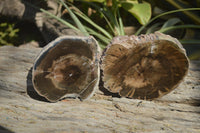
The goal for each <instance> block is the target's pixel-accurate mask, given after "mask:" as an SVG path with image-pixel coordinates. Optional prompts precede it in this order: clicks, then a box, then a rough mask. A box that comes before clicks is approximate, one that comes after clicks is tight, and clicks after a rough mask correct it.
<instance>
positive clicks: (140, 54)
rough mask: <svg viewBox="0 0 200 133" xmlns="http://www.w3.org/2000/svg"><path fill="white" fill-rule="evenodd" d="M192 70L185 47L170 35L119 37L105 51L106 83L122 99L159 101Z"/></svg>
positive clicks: (103, 67) (102, 66)
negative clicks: (189, 68) (122, 97)
mask: <svg viewBox="0 0 200 133" xmlns="http://www.w3.org/2000/svg"><path fill="white" fill-rule="evenodd" d="M188 67H189V62H188V59H187V56H186V53H185V50H184V48H183V47H182V45H181V44H180V43H179V41H178V40H177V39H175V38H173V37H171V36H169V35H164V34H161V33H159V32H156V33H155V34H149V35H141V36H134V35H133V36H130V37H128V36H119V37H115V38H114V39H113V40H112V42H111V44H110V45H108V47H107V48H106V50H105V51H104V54H103V57H102V63H101V70H102V81H103V83H104V87H105V88H106V89H108V90H109V91H111V92H113V93H119V94H120V96H124V97H129V98H138V99H155V98H158V97H161V96H163V95H165V94H167V93H169V92H170V91H172V90H173V89H174V88H175V87H177V85H178V84H179V83H180V82H181V81H182V79H183V78H184V76H185V75H186V74H187V71H188Z"/></svg>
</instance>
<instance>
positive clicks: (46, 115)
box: [0, 46, 200, 133]
mask: <svg viewBox="0 0 200 133" xmlns="http://www.w3.org/2000/svg"><path fill="white" fill-rule="evenodd" d="M41 50H42V49H41V48H30V47H29V48H26V47H23V48H18V47H12V46H4V47H0V132H8V133H12V132H13V133H41V132H45V133H46V132H48V133H65V132H74V133H76V132H77V133H80V132H92V133H95V132H96V133H102V132H117V133H118V132H136V133H138V132H142V133H145V132H146V133H149V132H181V133H188V132H193V133H199V130H200V128H199V127H200V117H199V113H200V107H199V105H200V95H199V94H200V69H199V68H200V61H191V63H190V70H189V74H188V75H187V76H186V77H185V80H184V82H182V83H181V84H180V85H179V87H178V88H177V89H175V90H173V91H171V92H170V93H169V94H167V95H165V96H163V97H162V98H159V99H156V100H153V101H147V100H138V99H128V98H118V97H113V96H112V95H104V94H103V93H102V92H101V91H99V90H97V91H96V92H95V94H94V96H93V97H91V98H90V99H88V100H86V101H80V100H79V99H66V100H61V101H58V102H56V103H49V102H48V101H46V100H45V99H44V98H43V97H41V96H39V95H38V94H37V93H36V92H35V90H34V89H33V84H32V69H31V68H32V67H33V63H34V60H35V58H36V56H37V55H38V54H39V53H40V51H41Z"/></svg>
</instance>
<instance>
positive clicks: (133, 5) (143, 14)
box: [121, 0, 151, 25]
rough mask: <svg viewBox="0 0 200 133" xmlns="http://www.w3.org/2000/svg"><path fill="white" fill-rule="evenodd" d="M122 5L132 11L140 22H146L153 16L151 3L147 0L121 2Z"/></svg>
mask: <svg viewBox="0 0 200 133" xmlns="http://www.w3.org/2000/svg"><path fill="white" fill-rule="evenodd" d="M121 6H122V7H123V8H124V9H125V10H126V11H128V12H130V13H131V14H132V15H133V16H134V17H135V18H136V19H137V20H138V21H139V22H140V24H142V25H144V24H146V23H147V22H148V21H149V20H150V18H151V5H150V4H149V3H147V2H143V3H139V2H138V1H137V0H133V1H124V2H121Z"/></svg>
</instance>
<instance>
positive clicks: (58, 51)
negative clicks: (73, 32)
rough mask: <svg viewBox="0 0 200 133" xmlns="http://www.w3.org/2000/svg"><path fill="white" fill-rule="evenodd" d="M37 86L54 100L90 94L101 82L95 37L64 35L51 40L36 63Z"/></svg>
mask: <svg viewBox="0 0 200 133" xmlns="http://www.w3.org/2000/svg"><path fill="white" fill-rule="evenodd" d="M32 75H33V79H32V82H33V85H34V88H35V90H36V91H37V92H38V93H39V94H40V95H41V96H44V97H45V98H46V99H48V100H49V101H51V102H56V101H58V100H60V99H61V98H63V97H74V98H76V97H79V98H80V99H81V100H84V99H86V98H88V97H89V96H91V95H92V94H93V92H94V90H95V89H96V88H97V87H98V83H99V47H98V44H97V41H96V40H95V39H94V38H93V37H78V36H76V37H73V36H63V37H59V38H57V39H56V40H55V41H53V42H51V43H49V44H48V45H47V46H46V47H45V48H44V49H43V50H42V51H41V52H40V54H39V55H38V57H37V58H36V61H35V63H34V67H33V74H32Z"/></svg>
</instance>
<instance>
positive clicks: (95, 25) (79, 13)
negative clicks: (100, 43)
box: [75, 7, 112, 39]
mask: <svg viewBox="0 0 200 133" xmlns="http://www.w3.org/2000/svg"><path fill="white" fill-rule="evenodd" d="M75 8H76V7H75ZM76 9H77V8H76ZM75 14H76V15H78V16H79V17H81V18H82V19H84V20H85V21H86V22H87V23H89V24H91V25H92V26H93V27H94V28H96V29H97V30H99V31H100V32H102V33H103V34H104V35H105V36H107V37H108V38H110V39H112V35H110V33H108V32H107V31H106V30H105V29H103V28H102V27H100V26H99V25H97V24H96V23H94V22H93V21H92V20H91V19H90V18H89V17H87V16H86V15H85V14H83V13H82V12H81V11H80V12H79V11H75Z"/></svg>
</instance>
